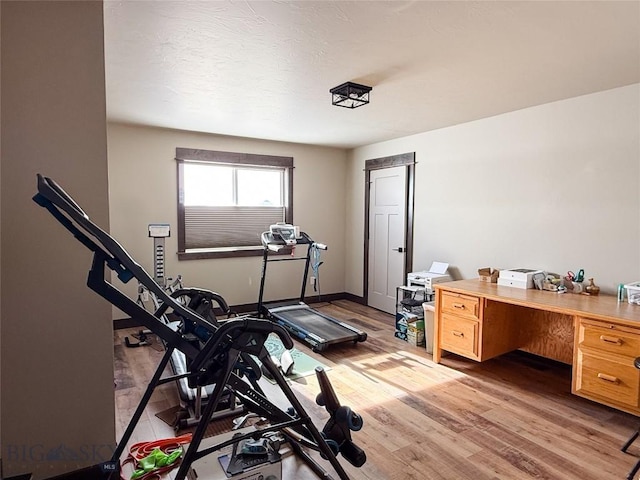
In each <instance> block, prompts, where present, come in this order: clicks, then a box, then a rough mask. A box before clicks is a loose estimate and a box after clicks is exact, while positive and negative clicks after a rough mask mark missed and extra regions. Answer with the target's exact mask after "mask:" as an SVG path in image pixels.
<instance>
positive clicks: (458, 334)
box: [451, 330, 464, 338]
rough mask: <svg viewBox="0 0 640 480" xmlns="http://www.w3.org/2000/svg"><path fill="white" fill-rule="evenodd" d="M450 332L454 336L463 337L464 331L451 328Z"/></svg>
mask: <svg viewBox="0 0 640 480" xmlns="http://www.w3.org/2000/svg"><path fill="white" fill-rule="evenodd" d="M451 333H452V334H453V336H454V337H461V338H464V333H463V332H458V331H456V330H453V331H452V332H451Z"/></svg>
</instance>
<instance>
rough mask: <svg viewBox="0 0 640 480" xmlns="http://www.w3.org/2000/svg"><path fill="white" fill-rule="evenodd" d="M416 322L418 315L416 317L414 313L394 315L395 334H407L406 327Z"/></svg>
mask: <svg viewBox="0 0 640 480" xmlns="http://www.w3.org/2000/svg"><path fill="white" fill-rule="evenodd" d="M416 320H418V315H416V314H415V313H411V312H398V313H396V332H400V333H407V325H408V324H409V323H411V322H415V321H416ZM396 336H397V335H396ZM398 338H399V337H398Z"/></svg>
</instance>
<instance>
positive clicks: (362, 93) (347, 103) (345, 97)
mask: <svg viewBox="0 0 640 480" xmlns="http://www.w3.org/2000/svg"><path fill="white" fill-rule="evenodd" d="M371 90H372V88H371V87H367V86H366V85H360V84H359V83H353V82H346V83H343V84H342V85H339V86H337V87H333V88H332V89H331V90H329V92H331V95H332V99H331V103H332V104H333V105H336V106H338V107H345V108H356V107H360V106H362V105H366V104H367V103H369V92H370V91H371Z"/></svg>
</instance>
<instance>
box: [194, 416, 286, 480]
mask: <svg viewBox="0 0 640 480" xmlns="http://www.w3.org/2000/svg"><path fill="white" fill-rule="evenodd" d="M254 430H255V428H254V427H246V428H243V429H240V430H235V431H233V432H227V433H223V434H221V435H217V436H215V437H211V438H205V439H204V440H203V441H202V443H201V444H200V450H202V449H204V448H207V447H211V446H213V445H216V444H218V443H220V442H223V441H226V440H229V439H231V438H232V436H233V434H235V433H239V432H240V433H249V432H251V431H254ZM231 453H232V446H231V445H230V446H228V447H226V448H223V449H221V450H219V451H216V452H213V453H211V454H209V455H206V456H204V457H202V458H201V459H199V460H197V461H195V462H194V463H193V464H192V465H191V468H190V469H189V472H188V473H187V479H188V480H282V461H277V462H274V463H263V464H261V465H257V466H255V467H251V468H247V469H246V470H244V471H243V472H241V473H238V474H236V475H232V476H229V475H227V473H226V467H227V466H228V465H229V460H230V457H231Z"/></svg>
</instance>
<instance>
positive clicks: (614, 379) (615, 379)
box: [598, 373, 620, 385]
mask: <svg viewBox="0 0 640 480" xmlns="http://www.w3.org/2000/svg"><path fill="white" fill-rule="evenodd" d="M598 378H599V379H600V380H604V381H605V382H609V383H615V384H616V385H617V384H619V383H620V380H619V379H618V377H614V376H612V375H607V374H606V373H599V374H598Z"/></svg>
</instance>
